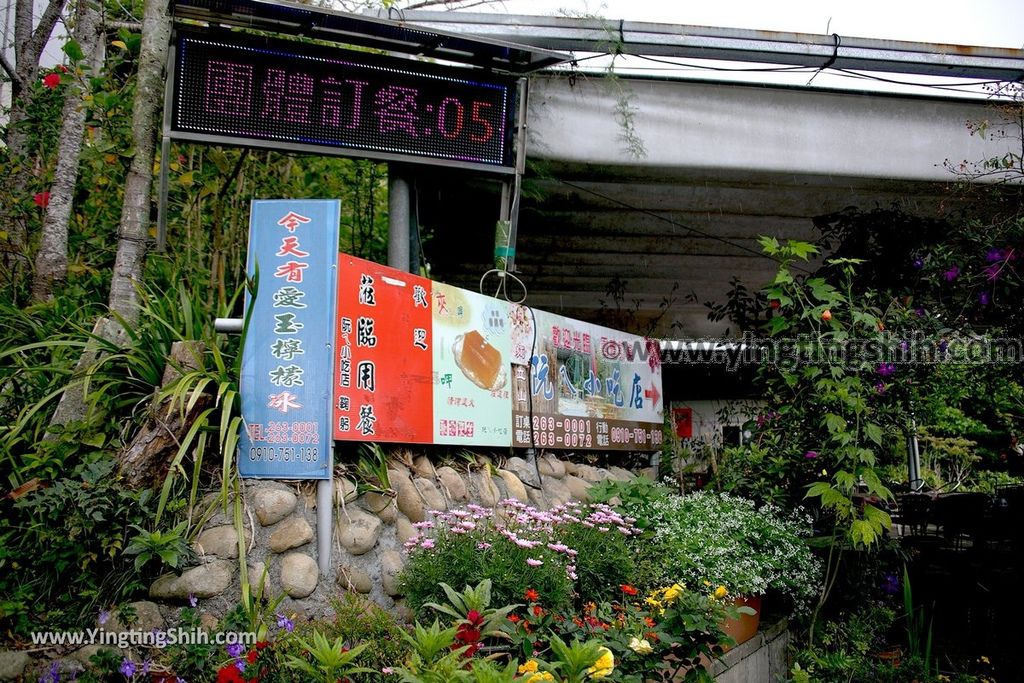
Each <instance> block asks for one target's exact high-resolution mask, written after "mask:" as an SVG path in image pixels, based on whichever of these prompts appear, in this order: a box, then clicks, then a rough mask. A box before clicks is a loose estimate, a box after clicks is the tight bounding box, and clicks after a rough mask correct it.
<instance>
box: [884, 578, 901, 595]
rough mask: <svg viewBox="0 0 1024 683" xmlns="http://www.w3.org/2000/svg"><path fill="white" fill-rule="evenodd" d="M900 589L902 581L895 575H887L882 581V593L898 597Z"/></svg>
mask: <svg viewBox="0 0 1024 683" xmlns="http://www.w3.org/2000/svg"><path fill="white" fill-rule="evenodd" d="M899 589H900V580H899V577H897V576H896V575H895V574H886V575H885V578H883V579H882V591H884V592H885V593H886V594H887V595H896V593H897V592H898V591H899Z"/></svg>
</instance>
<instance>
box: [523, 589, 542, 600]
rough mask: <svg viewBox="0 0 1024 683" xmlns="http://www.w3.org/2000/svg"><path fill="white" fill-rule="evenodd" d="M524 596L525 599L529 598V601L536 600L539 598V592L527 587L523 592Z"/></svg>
mask: <svg viewBox="0 0 1024 683" xmlns="http://www.w3.org/2000/svg"><path fill="white" fill-rule="evenodd" d="M524 597H525V598H526V599H527V600H529V601H530V602H537V601H538V600H540V593H538V592H537V591H535V590H533V589H532V588H528V589H526V593H525V594H524Z"/></svg>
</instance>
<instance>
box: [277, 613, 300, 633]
mask: <svg viewBox="0 0 1024 683" xmlns="http://www.w3.org/2000/svg"><path fill="white" fill-rule="evenodd" d="M276 616H277V627H278V628H283V629H284V630H285V631H287V632H288V633H291V632H292V631H294V630H295V622H294V621H292V620H291V619H289V618H288V617H286V616H285V615H283V614H280V613H278V614H277V615H276Z"/></svg>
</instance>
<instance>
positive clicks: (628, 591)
mask: <svg viewBox="0 0 1024 683" xmlns="http://www.w3.org/2000/svg"><path fill="white" fill-rule="evenodd" d="M619 588H621V589H622V592H623V593H625V594H626V595H636V594H637V593H639V592H640V591H638V590H637V589H636V588H633V587H632V586H630V585H629V584H628V583H624V584H622V585H621V586H619Z"/></svg>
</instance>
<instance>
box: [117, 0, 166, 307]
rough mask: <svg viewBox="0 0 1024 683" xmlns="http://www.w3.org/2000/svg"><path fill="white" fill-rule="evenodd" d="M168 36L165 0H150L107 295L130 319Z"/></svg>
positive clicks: (145, 233)
mask: <svg viewBox="0 0 1024 683" xmlns="http://www.w3.org/2000/svg"><path fill="white" fill-rule="evenodd" d="M170 39H171V21H170V17H169V16H168V14H167V0H146V6H145V10H144V14H143V18H142V46H141V48H140V52H139V75H138V85H137V86H136V92H135V105H134V108H133V109H132V138H133V139H132V142H133V143H134V146H135V156H134V157H132V163H131V167H130V168H129V169H128V177H127V178H126V180H125V190H124V204H123V205H122V207H121V225H120V228H119V230H118V241H117V259H116V261H115V263H114V275H113V278H112V279H111V282H110V298H109V301H108V305H109V308H110V311H111V313H116V314H117V315H119V316H120V317H121V318H122V319H123V320H124V321H125V323H127V324H129V325H131V324H134V323H135V322H136V321H137V320H138V316H139V311H138V295H137V293H136V290H135V288H136V285H137V284H138V283H139V282H141V280H142V266H143V264H144V262H145V258H146V249H147V247H148V240H149V209H150V190H151V188H152V185H153V153H154V150H155V148H156V127H157V114H158V113H159V112H160V109H161V105H162V104H163V94H164V78H163V74H164V65H165V63H166V62H167V46H168V43H169V42H170ZM161 163H167V160H166V159H163V160H161Z"/></svg>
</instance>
